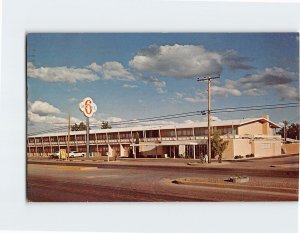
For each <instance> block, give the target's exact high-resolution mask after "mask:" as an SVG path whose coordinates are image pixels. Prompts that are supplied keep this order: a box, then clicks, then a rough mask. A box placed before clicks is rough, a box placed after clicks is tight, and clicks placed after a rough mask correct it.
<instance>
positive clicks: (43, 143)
mask: <svg viewBox="0 0 300 233" xmlns="http://www.w3.org/2000/svg"><path fill="white" fill-rule="evenodd" d="M41 141H42V147H43V156H44V153H45V147H44V140H43V137H41Z"/></svg>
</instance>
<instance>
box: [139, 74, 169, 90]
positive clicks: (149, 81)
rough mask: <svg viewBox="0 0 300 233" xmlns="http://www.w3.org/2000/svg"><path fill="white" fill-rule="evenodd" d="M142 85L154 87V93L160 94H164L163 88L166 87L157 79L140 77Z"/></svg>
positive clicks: (164, 83) (163, 82)
mask: <svg viewBox="0 0 300 233" xmlns="http://www.w3.org/2000/svg"><path fill="white" fill-rule="evenodd" d="M140 78H141V79H142V80H143V81H144V83H146V84H150V85H152V86H154V88H155V89H156V91H157V92H158V93H160V94H162V93H164V92H165V87H166V82H165V81H163V80H160V79H158V78H155V77H152V76H150V77H147V78H146V77H140Z"/></svg>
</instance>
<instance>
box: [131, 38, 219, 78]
mask: <svg viewBox="0 0 300 233" xmlns="http://www.w3.org/2000/svg"><path fill="white" fill-rule="evenodd" d="M221 59H222V56H221V55H220V54H218V53H216V52H210V51H208V50H206V49H205V48H204V47H203V46H196V45H178V44H175V45H164V46H158V45H151V46H149V47H148V48H146V49H143V50H141V51H140V52H139V53H138V54H137V55H136V56H135V57H133V59H132V60H131V61H129V65H130V66H131V67H133V68H135V69H137V70H139V71H145V72H155V73H158V74H160V75H162V76H170V77H176V78H189V77H195V76H196V75H209V74H215V73H220V72H221V71H222V67H221V65H220V64H221Z"/></svg>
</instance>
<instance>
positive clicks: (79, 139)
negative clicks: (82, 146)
mask: <svg viewBox="0 0 300 233" xmlns="http://www.w3.org/2000/svg"><path fill="white" fill-rule="evenodd" d="M76 141H85V135H76Z"/></svg>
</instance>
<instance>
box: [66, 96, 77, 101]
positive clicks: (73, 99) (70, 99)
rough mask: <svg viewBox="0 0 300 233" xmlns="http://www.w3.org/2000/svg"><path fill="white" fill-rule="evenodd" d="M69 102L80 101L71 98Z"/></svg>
mask: <svg viewBox="0 0 300 233" xmlns="http://www.w3.org/2000/svg"><path fill="white" fill-rule="evenodd" d="M68 101H69V102H75V101H78V99H77V98H75V97H71V98H69V99H68Z"/></svg>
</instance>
